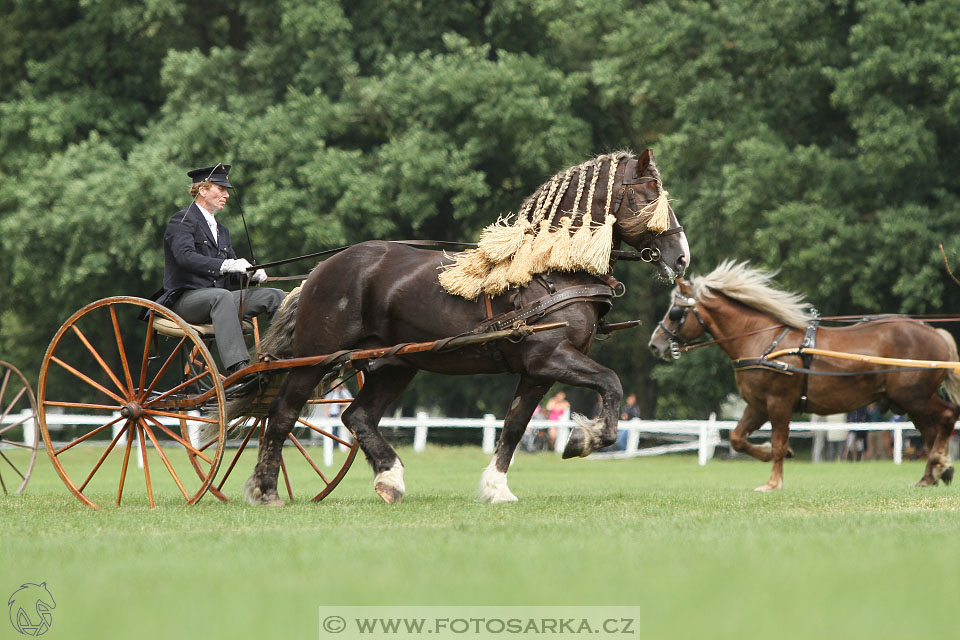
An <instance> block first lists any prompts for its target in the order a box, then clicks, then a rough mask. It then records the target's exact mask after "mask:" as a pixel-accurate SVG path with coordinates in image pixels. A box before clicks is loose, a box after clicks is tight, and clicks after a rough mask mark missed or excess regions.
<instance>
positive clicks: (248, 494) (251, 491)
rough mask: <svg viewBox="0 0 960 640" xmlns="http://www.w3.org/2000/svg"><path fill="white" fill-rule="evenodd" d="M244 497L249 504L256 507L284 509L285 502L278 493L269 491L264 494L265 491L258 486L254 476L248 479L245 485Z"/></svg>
mask: <svg viewBox="0 0 960 640" xmlns="http://www.w3.org/2000/svg"><path fill="white" fill-rule="evenodd" d="M243 495H244V497H245V498H246V499H247V503H249V504H251V505H253V506H255V507H282V506H283V505H284V502H283V500H282V499H281V498H280V496H279V495H277V492H276V491H267V492H266V493H264V492H263V490H262V489H261V488H260V487H259V486H257V483H256V481H255V480H254V479H253V476H250V477H249V478H247V481H246V482H244V483H243Z"/></svg>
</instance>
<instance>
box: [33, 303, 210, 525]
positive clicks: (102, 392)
mask: <svg viewBox="0 0 960 640" xmlns="http://www.w3.org/2000/svg"><path fill="white" fill-rule="evenodd" d="M140 318H144V319H143V320H141V319H140ZM161 328H163V329H164V333H161V331H160V329H161ZM170 333H175V334H179V335H178V337H170V335H169V334H170ZM191 356H192V357H193V359H194V361H193V363H192V364H190V362H191ZM191 367H192V368H191ZM38 395H39V398H38V399H39V405H38V407H39V412H38V416H39V420H40V432H41V434H42V436H43V440H44V443H45V445H46V448H47V453H48V454H49V455H50V460H51V461H52V462H53V466H54V468H56V470H57V473H58V474H59V475H60V478H61V479H63V481H64V483H65V484H66V485H67V487H68V488H69V489H70V491H72V492H73V494H74V495H76V496H77V498H79V499H80V500H81V501H82V502H83V503H84V504H86V505H88V506H90V507H94V508H100V504H104V503H106V502H109V501H114V502H115V503H116V505H117V506H119V505H120V503H121V500H122V498H123V494H124V491H125V490H127V491H128V493H129V492H130V491H133V489H132V488H131V486H128V483H127V482H126V480H127V475H128V470H129V468H130V464H131V463H133V464H135V465H137V466H138V467H141V468H142V469H143V477H144V485H145V489H146V494H147V498H148V502H149V504H150V506H151V507H153V506H154V505H155V490H157V491H158V492H160V493H159V495H162V496H164V497H166V496H167V495H168V494H169V495H171V496H180V497H181V498H182V499H183V500H185V501H186V502H187V504H194V503H196V502H197V501H198V500H199V499H200V498H201V497H202V496H203V494H204V492H206V491H207V489H208V488H209V486H210V484H211V483H212V482H213V478H214V476H215V475H216V472H217V469H218V468H219V465H220V459H221V457H222V456H223V444H224V434H225V426H226V425H225V411H224V403H225V394H224V389H223V384H222V383H221V379H220V375H219V373H218V372H217V367H216V364H215V362H214V360H213V357H212V356H211V355H210V351H209V349H207V346H206V345H205V344H204V343H203V341H202V340H201V339H200V338H199V336H198V335H197V333H196V332H195V331H194V330H193V329H192V328H191V327H190V326H189V325H188V324H187V323H186V322H184V321H183V320H182V319H181V318H180V317H179V316H177V315H176V314H174V313H173V312H171V311H169V310H168V309H166V308H164V307H161V306H160V305H158V304H156V303H154V302H151V301H149V300H144V299H141V298H129V297H115V298H105V299H103V300H98V301H97V302H94V303H91V304H89V305H87V306H85V307H83V308H82V309H80V310H79V311H77V312H76V313H75V314H73V315H72V316H71V317H70V319H68V320H67V321H66V322H65V323H64V324H63V326H62V327H60V330H59V331H58V332H57V334H56V335H55V336H54V338H53V340H52V341H51V342H50V346H49V347H48V348H47V353H46V355H45V356H44V358H43V364H42V366H41V369H40V383H39V387H38ZM58 413H68V414H71V417H70V419H69V424H63V423H64V422H65V420H64V419H63V418H60V417H59V416H58V415H57V414H58ZM201 431H206V432H208V433H210V434H211V435H210V436H209V437H208V438H207V440H208V442H207V446H206V447H205V448H204V450H203V451H201V450H200V449H199V447H198V446H197V442H199V441H200V440H202V439H203V438H201V437H200V436H199V435H198V433H199V432H201ZM184 434H188V435H187V437H185V436H184ZM55 438H56V439H55ZM111 454H113V455H111ZM185 454H186V455H185ZM191 463H193V465H191ZM191 467H192V468H191ZM195 470H197V472H196V473H195V472H194V471H195ZM131 484H132V483H131ZM174 499H175V498H174Z"/></svg>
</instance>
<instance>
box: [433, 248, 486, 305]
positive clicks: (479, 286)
mask: <svg viewBox="0 0 960 640" xmlns="http://www.w3.org/2000/svg"><path fill="white" fill-rule="evenodd" d="M453 260H454V262H453V264H450V265H444V266H441V267H440V268H441V269H442V271H441V272H440V276H439V279H440V286H442V287H443V288H444V289H446V290H447V291H449V292H450V293H452V294H454V295H457V296H463V297H464V298H466V299H467V300H475V299H476V298H477V296H478V295H480V293H481V292H482V291H483V281H484V279H485V278H486V277H487V274H488V273H489V272H490V267H491V266H492V265H491V264H490V261H488V260H487V259H486V258H485V257H484V256H483V254H482V253H480V252H479V251H477V250H476V249H470V250H469V251H464V252H462V253H457V254H454V256H453Z"/></svg>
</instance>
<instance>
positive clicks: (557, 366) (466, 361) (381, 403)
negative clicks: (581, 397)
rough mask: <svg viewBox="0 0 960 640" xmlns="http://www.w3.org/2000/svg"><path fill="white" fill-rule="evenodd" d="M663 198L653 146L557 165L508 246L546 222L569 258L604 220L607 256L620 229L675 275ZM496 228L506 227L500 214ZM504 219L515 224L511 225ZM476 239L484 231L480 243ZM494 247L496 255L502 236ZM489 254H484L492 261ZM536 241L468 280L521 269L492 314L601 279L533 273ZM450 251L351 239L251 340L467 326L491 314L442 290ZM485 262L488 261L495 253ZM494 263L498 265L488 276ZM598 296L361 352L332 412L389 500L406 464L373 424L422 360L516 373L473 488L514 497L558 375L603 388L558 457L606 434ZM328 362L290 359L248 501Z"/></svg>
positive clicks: (615, 388)
mask: <svg viewBox="0 0 960 640" xmlns="http://www.w3.org/2000/svg"><path fill="white" fill-rule="evenodd" d="M611 174H612V175H611ZM665 196H666V192H665V191H663V188H662V183H661V179H660V173H659V170H658V169H657V166H656V163H655V162H654V158H653V154H652V153H651V152H650V151H649V150H647V151H644V152H643V153H642V154H641V155H640V156H639V157H633V156H632V155H630V154H625V153H620V154H611V155H608V156H600V157H598V158H596V159H594V160H591V161H590V162H588V163H584V164H583V165H580V166H579V167H574V168H572V169H571V170H568V171H566V172H561V173H560V174H557V177H555V178H554V179H552V180H551V181H549V182H547V183H546V184H545V185H544V186H542V187H541V188H540V189H539V190H538V191H537V192H535V193H534V194H533V195H532V196H530V198H528V199H527V200H526V201H525V203H524V206H523V208H522V209H521V211H520V214H519V216H518V223H517V224H516V225H515V226H517V225H520V226H523V232H522V233H521V234H520V235H519V236H518V237H517V238H516V240H518V242H517V246H516V247H515V251H516V252H517V253H518V254H520V253H524V252H523V251H521V248H520V247H521V246H522V245H523V244H524V243H526V242H528V241H531V240H533V239H535V232H536V231H537V230H539V231H540V232H541V233H549V234H550V236H540V238H541V241H544V240H545V239H546V238H549V239H550V240H552V241H563V242H562V246H563V247H564V251H560V250H554V251H553V253H552V254H551V255H552V256H553V258H551V259H559V258H558V256H561V254H562V256H561V257H563V258H564V259H567V258H569V255H570V253H569V252H568V251H566V247H567V244H568V242H566V241H573V240H574V239H575V238H576V235H577V232H580V231H584V229H586V231H584V235H583V237H584V238H585V239H586V240H589V239H590V238H592V237H595V235H593V234H595V233H600V232H601V231H602V227H601V225H602V224H604V223H606V224H607V231H608V232H612V233H611V235H609V236H608V237H607V240H606V242H607V246H606V251H607V254H608V255H609V251H610V249H611V246H614V247H615V246H617V245H618V244H619V243H620V241H621V240H622V241H624V242H626V243H627V244H629V245H631V246H633V247H636V248H644V249H645V251H646V252H647V254H648V257H650V258H655V264H656V266H657V268H658V270H659V271H660V274H661V275H662V276H664V277H675V276H677V275H679V274H682V273H683V271H684V269H685V268H686V266H687V264H688V263H689V260H690V256H689V249H688V246H687V241H686V237H685V236H684V234H683V232H682V228H681V227H680V226H679V223H678V221H677V218H676V216H675V215H674V213H673V211H672V209H669V210H667V205H666V197H665ZM654 204H656V205H662V206H663V207H664V211H663V212H661V213H664V218H665V220H666V221H667V225H666V226H664V227H662V228H661V230H660V231H661V232H655V231H651V230H650V229H648V228H647V225H645V224H644V223H645V221H646V220H649V219H650V218H651V215H652V214H653V211H652V210H651V206H648V205H654ZM588 216H590V217H588ZM610 216H613V218H611V217H610ZM591 219H592V222H591ZM501 222H502V221H501ZM496 229H499V230H504V229H505V227H504V226H503V225H502V224H500V225H499V226H496ZM496 229H495V230H496ZM506 231H507V232H508V233H512V231H513V229H512V228H511V229H506ZM587 232H590V235H589V236H588V234H587ZM541 244H543V245H544V246H547V245H548V244H550V243H546V242H542V243H541ZM585 244H586V243H585ZM483 246H484V245H483V240H481V248H482V247H483ZM551 246H552V247H553V248H554V249H555V248H556V247H557V246H561V245H559V244H556V242H554V243H553V244H552V245H551ZM596 248H597V246H596V243H594V249H596ZM601 248H602V247H601ZM497 251H500V252H501V253H502V252H503V251H502V247H499V248H498V250H497ZM495 253H496V252H495V251H493V250H490V251H489V252H488V255H489V256H491V258H490V259H491V260H492V259H493V258H492V256H494V254H495ZM535 253H536V252H533V253H531V252H530V251H526V252H525V255H524V259H526V260H527V262H526V263H525V264H524V265H523V269H518V270H516V272H514V270H513V269H512V266H511V263H510V262H509V260H507V261H504V262H503V263H501V264H500V266H499V268H500V270H501V271H500V272H502V273H507V272H508V271H509V272H510V274H511V275H510V276H509V277H504V278H500V279H499V280H497V277H493V278H492V279H491V278H488V276H489V275H490V274H489V273H487V272H484V273H481V274H480V276H481V277H480V279H478V280H477V281H476V282H477V283H479V285H477V287H475V290H476V291H477V292H478V293H479V291H481V290H486V291H489V289H488V288H487V284H485V283H487V282H491V281H494V280H496V281H498V282H500V283H501V285H500V286H502V283H504V282H506V283H507V284H510V283H512V282H515V281H516V280H517V278H520V280H521V281H522V280H523V279H525V280H527V281H528V283H527V284H526V286H512V285H511V286H509V287H508V289H507V290H506V292H505V293H504V295H498V296H495V297H493V298H492V302H491V310H492V313H493V314H494V315H496V314H500V313H503V312H508V311H512V310H514V309H516V308H518V307H521V308H522V307H523V306H524V305H526V304H527V303H530V302H531V301H534V300H537V299H539V298H542V297H544V296H546V295H548V294H550V293H551V291H556V292H560V291H563V290H565V289H568V288H569V287H572V286H574V285H593V286H594V287H595V286H596V285H598V284H600V280H599V279H598V277H597V276H595V275H591V274H590V273H587V272H585V271H584V270H579V269H578V268H577V267H576V266H574V267H573V269H574V270H572V271H567V272H564V271H556V270H553V271H548V272H546V273H536V270H535V269H532V267H531V266H530V265H534V264H536V263H537V260H534V259H533V258H536V257H537V256H536V255H534V254H535ZM651 253H652V255H650V254H651ZM467 257H468V258H469V257H470V256H469V255H468V256H467ZM501 257H503V256H501ZM540 257H541V258H542V257H543V256H540ZM484 259H486V258H484ZM549 262H550V259H547V258H544V259H542V260H540V264H541V265H549ZM455 263H456V264H460V265H463V264H465V260H464V254H457V255H455V256H444V255H442V254H438V253H437V252H433V251H426V250H422V249H417V248H413V247H410V246H405V245H402V244H396V243H390V242H379V241H371V242H364V243H361V244H358V245H355V246H353V247H352V248H350V249H347V250H345V251H343V252H342V253H339V254H337V255H336V256H334V257H332V258H330V259H328V260H326V261H324V262H322V263H321V264H320V265H318V266H317V268H316V269H314V271H313V272H312V273H311V274H310V276H309V277H308V278H307V280H306V281H305V282H304V284H303V286H302V288H301V289H300V291H299V294H298V295H295V296H292V297H291V304H289V305H285V306H284V307H283V308H282V309H281V310H280V311H279V312H278V314H277V317H276V318H275V319H274V322H273V325H272V326H271V329H270V331H269V332H268V334H267V335H266V336H265V338H264V341H263V342H262V344H261V347H262V350H263V351H265V352H269V353H271V354H272V355H275V356H279V357H301V356H312V355H318V354H329V353H333V352H336V351H339V350H342V349H355V348H368V347H384V346H389V345H395V344H399V343H403V342H419V341H428V340H436V339H440V338H444V337H447V336H453V335H458V334H461V333H465V332H470V331H472V330H474V329H475V328H476V327H477V326H478V325H479V324H480V323H481V322H482V321H484V319H485V318H486V317H487V310H486V305H485V301H484V299H483V297H478V298H476V299H474V300H470V299H467V297H463V296H461V295H452V294H450V293H448V292H447V291H445V290H444V288H443V287H442V286H441V284H440V282H439V281H438V274H439V273H440V270H441V269H443V268H447V269H450V268H452V267H453V266H455ZM488 266H491V267H493V266H494V265H493V264H492V262H491V264H490V265H488ZM608 269H609V265H608V264H605V265H604V269H603V271H605V270H608ZM520 271H525V273H519V272H520ZM531 271H534V273H531ZM497 273H499V272H497V271H496V270H495V269H494V271H493V274H494V276H496V274H497ZM517 273H519V276H517ZM483 278H487V279H486V280H484V279H483ZM475 284H476V283H475ZM592 290H594V291H595V290H596V289H595V288H594V289H592ZM468 297H469V296H468ZM567 302H571V301H570V300H568V301H567ZM608 302H609V299H608V298H606V299H602V300H600V299H579V300H575V301H572V303H571V304H566V305H565V306H564V305H558V306H555V307H552V308H551V309H548V310H547V311H546V313H545V315H543V316H537V317H531V318H529V319H528V320H527V322H528V323H529V324H535V323H539V322H555V321H566V322H568V323H569V326H567V327H566V328H563V329H556V330H552V331H544V332H541V333H537V334H535V335H532V336H529V337H527V338H525V339H524V340H523V341H521V342H519V343H517V344H513V343H510V342H496V343H487V344H485V345H481V346H476V347H467V348H463V349H459V350H456V351H452V352H446V353H427V354H418V355H410V356H400V357H396V356H394V357H386V358H382V359H379V360H374V361H370V362H369V363H368V364H367V365H366V367H365V374H366V377H365V383H364V386H363V389H362V390H361V391H360V392H359V393H358V394H357V397H356V399H355V400H354V402H353V403H352V404H351V405H350V406H349V407H348V408H347V409H346V410H345V411H344V412H343V414H342V420H343V423H344V424H345V425H346V426H347V427H348V428H349V429H350V430H351V431H352V432H353V433H354V434H355V435H356V438H357V440H358V442H359V444H360V447H361V448H362V449H363V452H364V454H365V455H366V457H367V460H368V461H369V463H370V465H371V466H372V467H373V471H374V488H375V489H376V491H377V493H378V494H379V495H380V496H381V497H382V498H383V499H384V500H385V501H386V502H397V501H399V500H400V499H401V498H402V497H403V494H404V491H405V489H404V484H403V464H402V463H401V461H400V458H399V457H398V456H397V453H396V452H395V451H394V450H393V448H392V447H391V446H390V444H389V443H387V441H386V440H385V439H384V438H383V436H382V435H381V434H380V432H379V428H378V425H379V422H380V418H381V416H382V415H383V413H384V411H385V410H386V409H387V407H388V406H389V405H390V404H391V403H392V402H393V401H394V400H396V399H397V398H398V397H399V395H400V394H401V393H402V392H403V390H404V388H406V386H407V385H408V384H410V381H411V380H412V379H413V377H414V376H415V375H416V373H417V371H418V370H419V369H424V370H428V371H434V372H439V373H446V374H476V373H504V372H513V373H518V374H520V380H519V383H518V385H517V389H516V394H515V397H514V399H513V402H512V403H511V405H510V408H509V411H508V412H507V415H506V418H505V420H504V425H503V431H502V433H501V436H500V442H499V445H498V447H497V450H496V453H495V456H494V459H493V461H492V462H491V463H490V466H489V467H488V468H487V469H486V471H485V472H484V474H483V480H482V483H481V487H480V497H481V499H482V500H485V501H489V502H508V501H514V500H516V497H515V496H514V495H513V494H512V493H511V492H510V489H509V488H508V486H507V481H506V477H507V469H508V467H509V465H510V460H511V458H512V456H513V453H514V450H515V449H516V446H517V444H518V443H519V441H520V438H521V436H522V435H523V432H524V430H525V428H526V426H527V423H528V422H529V420H530V417H531V415H532V414H533V411H534V409H535V408H536V406H537V404H538V403H539V401H540V399H541V398H542V397H543V395H544V394H545V393H546V391H547V390H548V389H549V388H550V386H551V385H552V384H554V383H555V382H561V383H564V384H568V385H574V386H580V387H586V388H589V389H593V390H594V391H597V392H599V393H600V394H601V395H602V396H603V413H602V415H601V416H600V417H599V418H598V419H597V420H595V421H588V420H586V419H584V420H583V421H582V423H581V427H580V428H577V429H575V430H574V433H573V434H571V437H570V439H569V441H568V443H567V446H566V449H565V451H564V456H565V457H570V456H585V455H587V454H589V453H590V452H592V451H595V450H596V449H598V448H600V447H603V446H606V445H608V444H611V443H612V442H614V441H615V440H616V433H617V417H618V412H619V406H620V397H621V394H622V391H621V386H620V381H619V379H618V378H617V375H616V374H615V373H614V372H613V371H611V370H610V369H608V368H606V367H603V366H601V365H599V364H597V363H596V362H594V361H593V360H591V359H590V358H589V357H587V355H586V354H587V351H588V350H589V349H590V346H591V344H592V342H593V338H594V335H595V333H596V330H597V324H598V321H599V320H600V317H601V316H602V313H603V312H604V311H605V310H606V307H607V306H608ZM327 373H328V371H325V370H323V369H322V368H320V367H310V368H298V369H293V370H291V371H290V373H289V375H288V377H287V378H286V380H285V381H284V382H283V385H282V386H281V389H280V392H279V394H278V396H277V399H276V401H275V402H274V403H273V405H272V407H271V409H270V419H269V424H268V428H267V430H266V434H265V437H264V442H263V443H262V445H261V448H260V452H259V459H258V462H257V465H256V468H255V469H254V473H253V476H252V477H251V478H250V479H249V480H248V481H247V484H246V486H245V491H246V495H247V499H248V500H249V501H250V502H251V503H254V504H280V503H281V500H280V498H279V496H278V494H277V472H278V469H279V465H280V447H281V446H282V444H283V442H284V440H285V439H286V437H287V434H288V433H289V431H290V429H291V428H292V427H293V425H294V423H295V421H296V419H297V416H298V415H299V413H300V410H301V409H302V408H303V406H304V403H305V402H306V401H307V399H308V398H309V396H310V395H311V393H312V392H313V390H314V388H315V387H317V385H318V383H319V382H320V381H321V379H322V378H323V377H324V375H326V374H327Z"/></svg>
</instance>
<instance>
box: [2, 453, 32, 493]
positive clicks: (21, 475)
mask: <svg viewBox="0 0 960 640" xmlns="http://www.w3.org/2000/svg"><path fill="white" fill-rule="evenodd" d="M0 456H2V457H3V459H4V460H6V461H7V464H8V465H10V467H11V468H12V469H13V470H14V472H15V473H16V474H17V475H18V476H20V479H21V480H26V479H27V478H26V477H25V476H24V475H23V474H22V473H20V469H17V465H15V464H13V461H12V460H10V458H8V457H7V455H6V454H5V453H4V452H3V450H2V449H0ZM4 493H6V490H4Z"/></svg>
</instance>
